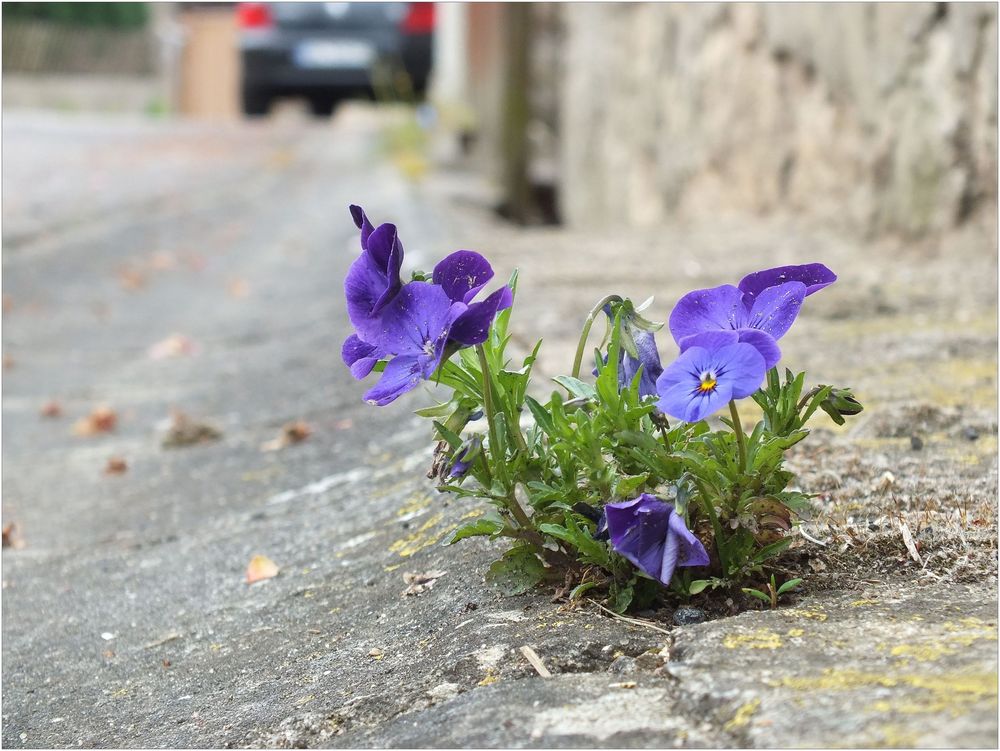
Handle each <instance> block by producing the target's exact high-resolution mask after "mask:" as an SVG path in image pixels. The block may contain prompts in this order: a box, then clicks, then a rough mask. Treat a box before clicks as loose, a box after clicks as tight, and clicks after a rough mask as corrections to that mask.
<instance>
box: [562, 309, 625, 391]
mask: <svg viewBox="0 0 1000 751" xmlns="http://www.w3.org/2000/svg"><path fill="white" fill-rule="evenodd" d="M621 301H622V298H621V296H619V295H608V296H607V297H605V298H604V299H603V300H601V301H600V302H599V303H597V305H595V306H594V307H593V308H592V309H591V311H590V313H588V314H587V320H586V321H584V322H583V331H582V332H581V333H580V343H579V344H578V345H577V346H576V357H575V358H574V359H573V372H572V376H573V377H574V378H579V377H580V366H581V365H582V364H583V350H584V349H586V347H587V337H589V336H590V328H591V326H593V325H594V319H595V318H597V315H598V314H599V313H600V312H601V311H602V310H603V309H604V306H605V305H607V304H608V303H612V302H621Z"/></svg>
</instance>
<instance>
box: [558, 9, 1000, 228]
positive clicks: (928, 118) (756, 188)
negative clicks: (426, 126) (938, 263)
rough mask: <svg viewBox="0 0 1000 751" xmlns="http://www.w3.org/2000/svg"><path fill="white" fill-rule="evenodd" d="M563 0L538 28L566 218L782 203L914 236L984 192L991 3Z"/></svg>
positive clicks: (981, 199) (993, 70)
mask: <svg viewBox="0 0 1000 751" xmlns="http://www.w3.org/2000/svg"><path fill="white" fill-rule="evenodd" d="M562 13H563V17H564V26H565V34H564V37H563V39H564V41H560V40H559V39H556V40H554V41H550V42H549V43H550V44H554V45H561V49H562V51H563V54H564V60H563V65H562V70H563V71H564V74H563V78H562V81H561V85H560V87H559V96H560V101H561V109H560V113H559V117H558V130H559V134H560V137H561V141H560V165H561V170H562V172H561V179H560V190H561V193H560V200H561V204H562V209H563V213H564V215H565V217H566V219H567V220H568V221H569V222H570V223H572V224H575V225H581V226H591V227H592V226H599V225H600V224H602V223H611V224H619V223H621V222H626V223H629V224H633V225H653V224H656V223H659V222H662V221H664V220H666V219H668V218H673V217H675V216H678V215H679V216H695V217H705V216H712V215H716V214H717V213H718V212H720V211H731V210H742V211H747V210H749V211H755V212H767V211H775V210H791V211H795V212H805V213H807V214H809V215H811V216H814V217H820V218H824V219H827V220H835V221H836V222H838V223H841V224H843V223H845V222H846V223H849V224H851V225H853V226H860V227H863V228H865V229H866V230H868V231H870V232H875V233H884V232H895V231H898V232H902V233H904V234H910V235H915V234H919V233H921V232H925V231H928V230H942V229H946V228H948V227H951V226H954V225H955V224H956V223H957V222H959V221H961V220H962V219H964V218H965V217H966V216H967V215H969V214H970V213H971V212H973V211H974V210H975V209H976V208H978V207H982V206H984V205H985V203H989V202H990V201H995V199H996V184H995V183H996V180H995V174H996V163H997V161H996V159H997V157H996V150H997V143H996V129H997V120H996V111H997V104H996V102H997V90H996V80H997V54H996V9H995V6H992V5H989V4H984V3H971V4H939V3H883V4H868V5H864V4H842V5H824V4H806V3H802V4H788V3H781V4H766V3H762V4H755V5H728V6H724V5H718V4H699V5H697V6H692V5H685V4H674V5H661V4H655V3H652V4H634V5H629V6H620V5H615V6H610V5H602V4H580V5H571V6H564V7H563V8H562ZM598 92H599V94H598Z"/></svg>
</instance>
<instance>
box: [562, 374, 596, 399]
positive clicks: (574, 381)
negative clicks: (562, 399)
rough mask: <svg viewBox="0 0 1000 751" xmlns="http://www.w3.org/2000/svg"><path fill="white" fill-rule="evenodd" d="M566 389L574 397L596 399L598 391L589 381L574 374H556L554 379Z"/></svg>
mask: <svg viewBox="0 0 1000 751" xmlns="http://www.w3.org/2000/svg"><path fill="white" fill-rule="evenodd" d="M552 380H553V381H555V382H556V383H558V384H559V385H560V386H562V387H563V388H564V389H566V390H567V391H568V392H569V393H570V395H571V396H572V397H573V398H574V399H596V398H597V391H596V390H595V389H594V387H593V386H591V385H590V384H589V383H584V382H583V381H581V380H580V379H579V378H573V377H572V376H562V375H561V376H556V377H555V378H553V379H552Z"/></svg>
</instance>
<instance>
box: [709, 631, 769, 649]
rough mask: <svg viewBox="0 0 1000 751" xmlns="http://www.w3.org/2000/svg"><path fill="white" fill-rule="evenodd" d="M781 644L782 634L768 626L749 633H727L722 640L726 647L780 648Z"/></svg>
mask: <svg viewBox="0 0 1000 751" xmlns="http://www.w3.org/2000/svg"><path fill="white" fill-rule="evenodd" d="M781 644H782V642H781V636H780V635H778V634H776V633H775V632H774V631H769V630H768V629H766V628H760V629H757V630H756V631H751V632H750V633H749V634H726V636H725V638H724V639H723V640H722V646H724V647H725V648H726V649H778V648H779V647H781Z"/></svg>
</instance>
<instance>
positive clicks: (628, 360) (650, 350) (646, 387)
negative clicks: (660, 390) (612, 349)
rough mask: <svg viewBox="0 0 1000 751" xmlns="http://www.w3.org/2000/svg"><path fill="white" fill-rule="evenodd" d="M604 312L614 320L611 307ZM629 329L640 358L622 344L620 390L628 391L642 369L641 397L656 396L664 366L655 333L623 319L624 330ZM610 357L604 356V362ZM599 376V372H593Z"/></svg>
mask: <svg viewBox="0 0 1000 751" xmlns="http://www.w3.org/2000/svg"><path fill="white" fill-rule="evenodd" d="M604 312H605V314H607V316H608V318H611V319H612V321H613V320H614V315H613V314H612V312H611V306H610V305H605V306H604ZM626 327H627V328H628V332H627V333H628V335H629V336H631V337H632V341H633V342H635V348H636V354H638V355H639V357H638V358H635V357H632V355H630V354H629V353H628V350H627V349H626V348H625V345H624V344H622V345H621V346H620V347H619V348H618V390H619V391H621V390H622V389H626V388H628V387H629V386H631V385H632V379H633V378H635V374H636V373H638V372H639V368H640V367H641V368H642V375H641V376H640V377H639V396H656V379H657V378H659V377H660V373H662V372H663V365H661V364H660V353H659V352H658V351H657V350H656V339H655V338H654V336H653V332H651V331H646V330H645V329H642V328H639V327H637V326H634V325H630V323H629V321H628V318H627V317H623V318H622V328H623V329H625V328H626ZM607 361H608V356H607V355H604V362H605V363H607ZM593 374H594V375H595V376H596V375H597V370H596V369H595V370H594V371H593Z"/></svg>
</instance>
